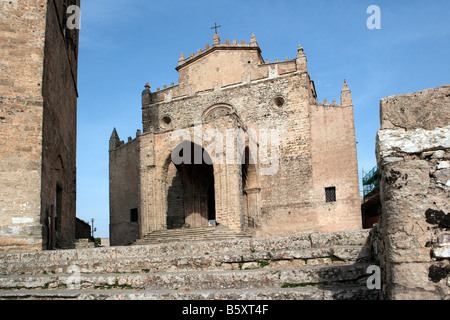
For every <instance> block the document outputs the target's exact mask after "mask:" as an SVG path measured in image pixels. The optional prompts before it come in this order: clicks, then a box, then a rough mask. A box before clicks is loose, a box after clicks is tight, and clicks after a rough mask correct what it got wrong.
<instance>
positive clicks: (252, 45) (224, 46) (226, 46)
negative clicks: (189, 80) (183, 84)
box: [175, 34, 264, 71]
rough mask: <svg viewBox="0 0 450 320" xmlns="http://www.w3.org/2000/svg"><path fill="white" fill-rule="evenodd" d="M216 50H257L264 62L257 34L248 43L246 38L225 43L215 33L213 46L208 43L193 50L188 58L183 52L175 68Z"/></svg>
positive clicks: (179, 67)
mask: <svg viewBox="0 0 450 320" xmlns="http://www.w3.org/2000/svg"><path fill="white" fill-rule="evenodd" d="M216 50H257V51H258V53H259V55H260V58H261V63H264V60H263V58H262V56H261V49H260V48H259V45H258V43H257V42H256V38H255V34H253V35H252V38H251V40H250V42H249V43H246V42H245V40H241V41H240V42H239V43H238V41H237V40H236V39H235V40H233V41H232V43H230V40H225V43H221V41H220V37H219V35H218V34H215V35H214V42H213V45H212V46H210V45H209V44H206V45H205V49H197V53H193V52H191V53H190V55H189V57H187V58H185V56H184V53H183V52H181V56H180V59H179V60H178V66H177V67H175V70H177V71H179V70H181V69H182V68H184V67H185V66H187V65H188V64H190V63H192V62H194V61H196V60H198V59H200V58H202V57H204V56H206V55H208V54H210V53H212V52H214V51H216Z"/></svg>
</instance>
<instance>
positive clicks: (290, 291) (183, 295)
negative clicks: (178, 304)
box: [0, 286, 378, 312]
mask: <svg viewBox="0 0 450 320" xmlns="http://www.w3.org/2000/svg"><path fill="white" fill-rule="evenodd" d="M19 299H20V300H191V301H192V300H349V299H352V300H376V299H378V291H377V290H369V289H367V287H366V286H345V287H343V286H339V287H332V286H306V287H295V288H262V289H261V288H257V289H245V290H237V289H221V290H189V291H182V290H159V291H154V290H117V289H110V290H58V289H47V290H21V291H1V290H0V300H19ZM222 312H223V311H222Z"/></svg>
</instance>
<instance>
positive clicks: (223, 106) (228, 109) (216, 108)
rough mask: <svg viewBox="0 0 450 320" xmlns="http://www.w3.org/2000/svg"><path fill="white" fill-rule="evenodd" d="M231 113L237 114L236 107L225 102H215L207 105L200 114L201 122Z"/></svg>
mask: <svg viewBox="0 0 450 320" xmlns="http://www.w3.org/2000/svg"><path fill="white" fill-rule="evenodd" d="M231 114H235V115H237V112H236V109H234V107H233V106H231V105H230V104H227V103H217V104H214V105H212V106H210V107H208V108H207V109H206V110H205V111H204V112H203V114H202V121H203V122H211V121H214V120H215V119H217V118H221V117H225V116H228V115H231Z"/></svg>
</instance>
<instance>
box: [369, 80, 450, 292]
mask: <svg viewBox="0 0 450 320" xmlns="http://www.w3.org/2000/svg"><path fill="white" fill-rule="evenodd" d="M380 119H381V129H380V130H379V131H378V134H377V161H378V166H379V168H380V172H381V202H382V207H383V212H382V216H381V220H380V222H379V224H378V225H377V226H376V227H375V228H374V233H375V237H376V239H378V240H377V241H376V244H375V248H376V252H377V256H378V258H379V260H380V267H381V271H382V285H383V288H382V291H383V295H384V298H385V299H448V297H449V295H450V278H449V273H450V264H449V258H450V233H449V228H450V224H449V221H450V201H449V195H450V194H449V190H450V180H449V178H450V85H445V86H442V87H438V88H433V89H427V90H423V91H420V92H414V93H410V94H403V95H397V96H391V97H387V98H384V99H382V100H381V105H380Z"/></svg>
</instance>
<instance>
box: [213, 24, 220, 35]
mask: <svg viewBox="0 0 450 320" xmlns="http://www.w3.org/2000/svg"><path fill="white" fill-rule="evenodd" d="M220 27H222V26H218V25H217V23H215V22H214V27H212V28H211V29H216V30H215V32H216V34H217V28H220Z"/></svg>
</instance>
